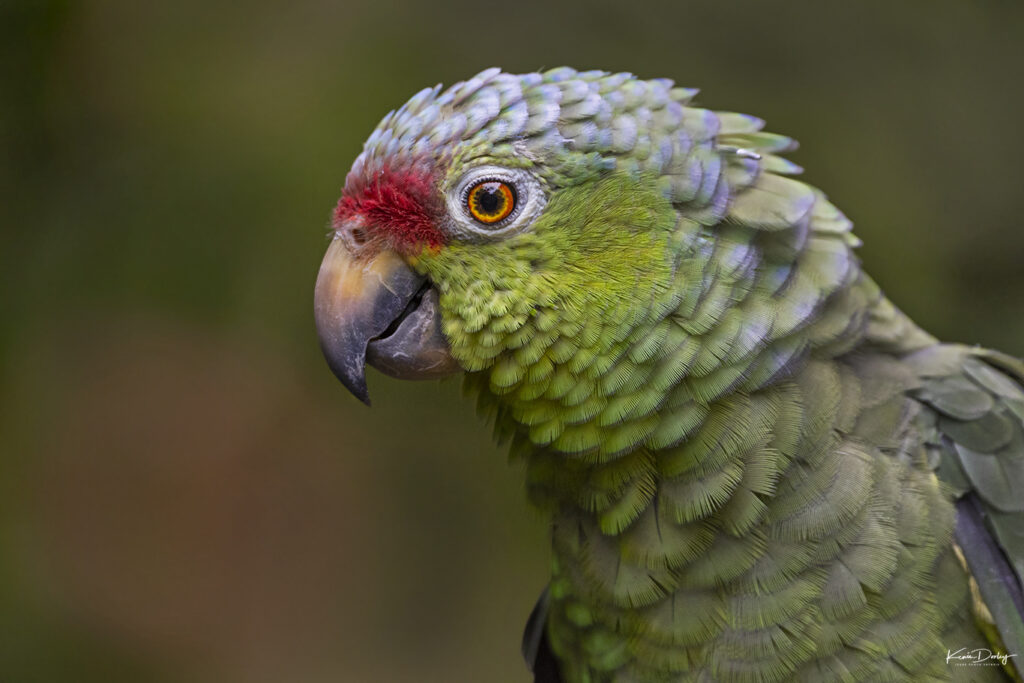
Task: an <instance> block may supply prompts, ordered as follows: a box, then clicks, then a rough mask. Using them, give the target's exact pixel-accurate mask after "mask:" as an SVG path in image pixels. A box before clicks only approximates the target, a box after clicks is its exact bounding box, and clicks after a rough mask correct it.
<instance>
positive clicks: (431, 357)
mask: <svg viewBox="0 0 1024 683" xmlns="http://www.w3.org/2000/svg"><path fill="white" fill-rule="evenodd" d="M313 311H314V315H315V318H316V329H317V333H318V334H319V337H320V348H321V349H322V350H323V353H324V357H325V358H326V359H327V364H328V365H329V366H330V368H331V370H332V371H333V372H334V374H335V375H337V377H338V379H340V380H341V383H342V384H344V385H345V387H346V388H347V389H348V390H349V391H351V392H352V394H353V395H354V396H355V397H356V398H358V399H359V400H360V401H362V402H363V403H366V404H367V405H369V404H370V395H369V391H368V390H367V387H366V363H367V360H369V363H370V365H372V366H374V367H375V368H377V369H378V370H380V371H382V372H384V373H385V374H388V375H391V376H392V377H397V378H399V379H433V378H437V377H443V376H445V375H449V374H451V373H453V372H456V371H458V369H459V368H458V365H457V364H456V363H455V361H454V359H453V358H452V357H451V354H450V352H449V349H448V342H447V340H446V339H445V338H444V335H443V334H442V332H441V320H440V311H439V308H438V300H437V293H436V291H434V289H433V288H431V287H430V286H429V283H428V282H427V280H426V278H424V277H423V276H421V275H417V274H416V273H415V272H414V271H413V270H412V269H411V268H409V266H408V265H406V263H405V261H403V260H402V259H401V258H400V257H399V256H398V255H397V254H395V253H394V252H391V251H386V250H382V251H378V252H376V253H375V254H365V253H361V254H352V253H351V252H350V250H349V248H348V246H347V245H346V243H345V242H344V241H343V240H342V239H339V238H335V239H334V240H332V241H331V244H330V246H329V247H328V248H327V253H326V254H325V255H324V260H323V263H322V264H321V265H320V274H319V276H318V277H317V280H316V291H315V295H314V303H313Z"/></svg>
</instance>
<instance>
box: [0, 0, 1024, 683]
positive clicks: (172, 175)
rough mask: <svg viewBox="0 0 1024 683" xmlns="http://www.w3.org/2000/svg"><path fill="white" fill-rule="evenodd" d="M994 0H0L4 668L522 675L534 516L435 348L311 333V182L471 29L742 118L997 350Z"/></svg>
mask: <svg viewBox="0 0 1024 683" xmlns="http://www.w3.org/2000/svg"><path fill="white" fill-rule="evenodd" d="M1022 45H1024V5H1022V4H1021V3H1018V2H1009V1H1006V2H998V1H995V0H990V1H987V2H984V1H980V0H979V1H974V2H969V1H966V0H962V1H956V2H947V1H943V0H935V1H930V2H910V1H908V2H903V3H894V2H884V3H883V2H857V3H831V2H829V3H822V2H814V3H811V2H787V3H767V2H762V1H758V0H750V1H748V2H742V3H728V2H711V1H703V2H681V1H679V0H675V1H673V2H648V1H647V0H638V1H630V2H625V1H623V0H614V1H598V2H586V3H583V2H571V3H554V2H540V1H537V0H525V1H520V2H514V3H511V2H510V3H492V2H489V3H482V2H473V1H471V0H455V1H452V2H445V3H440V2H431V3H416V2H412V0H391V1H386V0H385V1H382V2H375V3H369V2H367V3H353V2H320V1H316V0H293V1H292V2H290V3H288V4H287V6H285V4H283V3H272V2H267V1H265V0H261V1H256V2H249V3H244V4H243V3H211V2H198V1H191V2H159V3H156V2H137V1H132V0H108V1H104V2H10V1H3V0H0V87H2V90H0V140H2V155H3V156H2V157H0V681H4V682H5V683H6V682H22V681H33V682H35V681H40V682H46V683H49V682H64V681H68V682H71V681H74V682H79V681H81V682H88V681H104V682H115V683H116V682H119V681H190V682H191V681H196V682H214V681H217V682H228V683H233V682H240V683H241V682H245V683H248V682H257V683H258V682H262V681H266V682H271V681H311V682H320V681H324V682H327V681H399V682H403V681H409V682H412V681H519V682H525V681H527V680H528V678H527V675H526V671H525V668H523V666H522V664H521V663H520V661H519V654H518V639H519V635H520V633H521V628H522V625H523V622H524V619H525V617H526V615H527V613H528V611H529V609H530V607H531V606H532V603H533V600H534V598H535V597H536V595H537V593H538V591H539V590H540V588H541V587H542V585H543V583H544V576H545V572H546V562H547V551H546V548H545V545H546V542H545V530H544V526H543V523H542V521H541V520H539V519H538V518H537V517H536V516H535V515H534V514H532V513H531V512H530V511H529V509H528V508H527V506H526V503H525V501H524V497H523V494H522V484H521V476H520V473H519V472H517V471H515V470H509V469H508V467H507V466H506V464H505V460H504V456H503V454H502V453H501V452H499V451H498V449H496V448H495V447H493V446H492V445H491V443H490V438H489V434H488V432H487V429H486V428H485V426H483V425H481V424H479V423H478V422H477V421H476V419H475V417H474V412H473V409H472V406H471V404H470V403H469V402H467V401H464V400H462V399H461V398H460V395H459V387H458V382H457V381H454V382H447V383H443V384H434V383H429V384H415V385H413V384H400V383H397V382H393V381H391V380H388V379H385V378H383V377H381V376H379V375H374V376H372V377H371V378H370V385H371V393H373V395H374V400H375V405H374V408H373V409H372V410H368V409H366V408H364V407H363V406H361V405H360V404H359V403H357V402H356V401H355V400H354V399H353V398H351V397H350V396H348V395H347V394H346V393H345V392H344V390H343V389H342V388H341V386H340V385H339V384H338V383H337V382H336V381H335V380H334V378H333V377H332V376H331V374H330V373H329V372H328V370H327V368H326V367H325V365H324V363H323V361H322V359H321V357H320V353H319V350H318V347H317V342H316V338H315V335H314V331H313V323H312V316H311V307H312V301H311V299H312V289H313V282H314V278H315V276H316V271H317V267H318V264H319V261H320V257H321V254H322V252H323V249H324V247H325V244H326V242H325V227H326V225H327V218H328V216H329V212H330V209H331V208H332V205H333V203H334V202H335V200H336V197H337V194H338V191H339V187H340V185H341V183H342V181H343V178H344V175H345V172H346V171H347V169H348V166H349V164H350V163H351V161H352V159H353V158H354V157H355V156H356V154H357V153H358V152H359V149H360V145H361V142H362V140H363V139H364V138H365V137H366V135H367V134H368V133H369V132H370V130H371V129H372V127H373V126H374V125H375V123H376V122H377V121H378V120H379V119H380V117H381V116H382V115H383V114H385V113H386V112H387V111H388V110H389V109H391V108H393V107H396V106H398V105H400V104H401V103H402V102H403V101H404V100H405V99H407V98H408V97H409V96H410V95H411V94H412V93H414V92H415V91H416V90H418V89H420V88H421V87H423V86H425V85H432V84H434V83H436V82H438V81H442V82H444V83H451V82H453V81H455V80H459V79H463V78H466V77H468V76H470V75H472V74H474V73H476V72H477V71H479V70H481V69H483V68H485V67H488V66H492V65H499V66H502V67H504V68H505V69H506V70H509V71H522V70H534V69H537V68H542V67H552V66H557V65H561V64H570V65H573V66H577V67H580V68H606V69H612V70H629V71H633V72H636V73H638V74H641V75H644V76H650V77H654V76H669V77H672V78H675V79H676V80H677V82H679V83H680V84H683V85H688V86H700V87H702V88H704V91H703V94H702V95H701V96H700V99H699V101H700V102H701V103H703V104H706V105H708V106H711V107H714V108H719V109H733V110H738V111H746V112H750V113H755V114H758V115H760V116H762V117H765V118H767V119H768V121H769V125H770V129H771V130H773V131H777V132H783V133H787V134H791V135H794V136H795V137H797V138H799V139H800V140H801V141H802V143H803V148H802V149H801V150H800V151H799V152H797V153H796V154H794V155H791V158H793V159H794V160H795V161H797V162H798V163H800V164H802V165H804V166H805V167H806V168H807V169H808V172H807V174H806V178H807V179H808V180H809V181H811V182H813V183H814V184H817V185H819V186H821V187H822V188H823V189H825V191H826V192H828V193H829V194H830V196H831V197H832V198H833V200H834V201H835V202H836V203H837V204H838V205H839V206H840V207H842V208H843V209H844V210H845V211H846V212H847V213H848V214H849V215H850V216H851V217H852V218H853V219H854V221H855V222H856V224H857V231H858V233H859V235H860V236H861V237H862V238H864V240H865V247H864V248H863V249H862V251H861V253H862V256H863V258H864V260H865V261H866V263H867V264H868V267H869V269H870V270H871V272H873V273H874V275H875V277H876V278H877V279H878V280H879V281H880V282H881V284H882V285H883V287H885V288H886V289H887V291H888V292H889V293H890V295H891V296H892V297H893V298H894V299H895V300H896V301H897V302H898V303H899V304H900V305H901V306H902V307H903V308H904V309H905V310H907V311H908V312H909V313H910V314H911V315H913V316H914V317H915V318H916V319H917V320H918V321H919V322H920V323H922V324H923V325H924V326H925V327H926V328H928V329H929V330H931V331H932V332H934V333H936V334H939V335H941V336H942V337H945V338H949V339H956V340H961V341H966V342H971V343H974V342H977V343H982V344H986V345H991V346H994V347H997V348H1001V349H1004V350H1006V351H1009V352H1011V353H1014V354H1017V355H1022V354H1024V299H1022V296H1021V293H1022V291H1024V266H1022V264H1024V223H1022V221H1021V208H1020V206H1021V203H1020V202H1021V197H1022V190H1024V170H1022V168H1024V136H1022V135H1021V116H1022V111H1024V88H1022V87H1021V79H1022V76H1024V47H1022Z"/></svg>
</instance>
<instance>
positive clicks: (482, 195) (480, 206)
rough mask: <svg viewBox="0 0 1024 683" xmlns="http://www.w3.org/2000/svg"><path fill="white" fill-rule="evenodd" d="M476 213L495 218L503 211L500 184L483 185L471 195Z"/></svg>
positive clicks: (503, 198) (503, 196)
mask: <svg viewBox="0 0 1024 683" xmlns="http://www.w3.org/2000/svg"><path fill="white" fill-rule="evenodd" d="M473 200H474V201H475V202H476V208H477V211H479V212H480V213H482V214H483V215H485V216H496V215H497V214H499V213H501V212H502V211H503V210H504V209H505V195H504V194H502V192H501V183H484V184H483V185H481V186H480V188H479V189H478V190H477V191H476V192H474V193H473Z"/></svg>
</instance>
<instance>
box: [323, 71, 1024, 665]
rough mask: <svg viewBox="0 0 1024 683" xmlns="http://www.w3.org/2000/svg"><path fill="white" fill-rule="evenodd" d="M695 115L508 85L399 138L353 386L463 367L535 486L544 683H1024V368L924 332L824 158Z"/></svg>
mask: <svg viewBox="0 0 1024 683" xmlns="http://www.w3.org/2000/svg"><path fill="white" fill-rule="evenodd" d="M696 96H697V90H696V89H691V88H684V87H678V86H676V85H675V84H674V82H673V81H671V80H668V79H650V80H644V79H641V78H638V77H636V76H633V75H632V74H629V73H614V72H606V71H596V70H595V71H578V70H574V69H572V68H568V67H560V68H555V69H552V70H548V71H544V72H535V73H526V74H510V73H505V72H503V71H501V70H500V69H498V68H492V69H488V70H486V71H483V72H481V73H479V74H478V75H476V76H474V77H472V78H469V79H468V80H466V81H462V82H459V83H456V84H455V85H452V86H451V87H448V88H447V89H443V88H442V86H441V85H438V86H436V87H433V88H427V89H424V90H422V91H421V92H419V93H418V94H416V95H415V96H414V97H412V99H410V100H409V101H408V102H407V103H406V104H404V105H403V106H401V107H400V108H398V109H397V110H394V111H392V112H391V113H389V114H388V115H387V116H385V117H384V119H383V120H382V121H381V122H380V124H379V125H378V126H377V128H376V129H375V130H374V131H373V132H372V134H371V135H370V136H369V138H368V139H367V140H366V142H365V144H364V146H363V149H362V152H361V154H359V156H358V157H357V158H356V159H355V161H354V163H353V165H352V167H351V170H350V171H349V172H348V174H347V176H346V177H345V180H344V187H343V189H342V194H341V198H340V200H339V201H338V203H337V205H336V206H335V208H334V209H333V212H332V214H331V218H330V227H329V230H328V240H329V245H328V247H327V250H326V254H325V256H324V257H323V261H322V264H321V266H320V270H319V274H318V277H317V281H316V285H315V292H314V317H315V322H316V329H317V333H318V338H319V342H320V347H321V350H322V351H323V353H324V355H325V357H326V360H327V363H328V365H329V367H330V369H331V370H332V371H333V373H334V374H335V375H336V376H337V378H338V379H340V381H341V382H342V383H343V384H344V386H345V387H346V388H347V389H348V390H349V391H350V392H351V393H352V394H354V395H355V396H356V397H357V398H358V399H360V400H361V401H363V402H364V403H366V404H367V405H368V404H369V394H368V390H367V384H366V365H367V364H369V365H370V366H372V367H374V368H376V369H377V370H379V371H381V372H383V373H385V374H387V375H390V376H393V377H397V378H402V379H437V378H442V377H448V376H452V375H460V374H461V376H462V382H463V385H464V388H465V390H466V392H467V393H468V394H469V395H470V396H472V397H474V398H475V401H476V406H477V411H478V413H479V414H480V416H481V417H482V418H483V419H485V420H487V421H488V422H489V423H490V424H491V425H493V429H494V433H495V437H496V439H497V440H498V442H499V443H502V444H507V447H508V449H509V454H510V459H511V460H512V461H514V462H517V463H521V466H522V469H523V472H524V476H525V492H526V497H527V499H528V501H529V504H530V505H531V506H533V507H535V508H537V509H538V510H539V511H540V513H541V516H542V518H543V519H544V520H545V524H546V527H547V528H548V529H549V531H550V542H551V565H550V580H549V582H548V584H547V587H546V588H545V589H544V590H543V592H542V594H541V597H540V599H539V600H538V602H537V604H536V607H535V608H534V609H533V613H532V614H531V615H530V617H529V619H528V622H527V626H526V632H525V634H524V636H523V642H522V650H523V655H524V656H525V658H526V662H527V665H528V666H529V669H530V671H531V672H532V674H527V675H532V676H533V679H534V680H535V681H536V682H537V683H610V682H615V683H655V682H657V683H667V682H682V681H698V682H701V683H710V682H721V683H774V682H780V681H787V682H788V681H842V682H846V681H849V682H853V681H871V682H882V681H1008V680H1017V681H1020V680H1022V679H1021V674H1022V666H1024V665H1022V660H1024V619H1022V615H1024V597H1022V588H1021V587H1022V579H1024V362H1022V361H1021V360H1019V359H1017V358H1015V357H1013V356H1011V355H1007V354H1005V353H1001V352H999V351H995V350H990V349H986V348H982V347H979V346H968V345H962V344H954V343H944V342H940V341H939V340H938V339H936V338H935V337H933V336H932V335H930V334H929V333H928V332H926V331H924V330H923V329H921V328H920V327H918V326H917V325H916V324H915V323H914V322H913V321H912V320H911V319H910V318H909V317H908V316H907V315H906V314H904V313H903V312H902V311H901V310H900V309H899V308H897V307H896V306H895V305H894V304H893V303H892V302H891V301H890V300H889V299H888V298H887V297H886V296H885V295H884V294H883V292H882V290H881V289H880V287H879V285H878V284H876V282H875V281H874V280H872V278H871V277H870V276H869V275H868V274H867V273H866V272H865V270H864V268H863V266H862V264H861V262H860V260H859V258H858V256H857V255H856V253H855V250H856V248H857V247H858V246H859V245H860V241H859V240H858V238H857V237H855V236H854V234H853V232H852V222H851V220H850V219H849V218H847V217H846V215H844V214H843V213H842V212H841V211H840V210H839V209H838V208H837V207H836V206H835V205H834V204H832V203H831V202H830V201H829V199H828V198H827V197H826V195H825V194H824V193H823V192H822V191H821V190H819V189H817V188H815V187H813V186H812V185H810V184H807V183H804V182H802V181H801V180H798V179H797V178H796V177H795V176H797V175H798V174H800V173H801V172H802V169H801V168H800V167H799V166H797V165H796V164H794V163H793V162H791V161H789V160H788V159H787V158H785V156H784V154H785V153H787V152H790V151H792V150H793V149H794V148H795V146H796V143H795V141H794V140H792V139H791V138H789V137H787V136H783V135H779V134H774V133H770V132H767V131H765V129H764V125H765V123H764V121H762V120H761V119H759V118H756V117H754V116H750V115H746V114H741V113H736V112H731V111H718V110H714V109H709V108H705V107H703V106H701V105H699V104H697V103H696V101H695V98H696ZM524 611H525V610H524ZM524 674H525V672H524Z"/></svg>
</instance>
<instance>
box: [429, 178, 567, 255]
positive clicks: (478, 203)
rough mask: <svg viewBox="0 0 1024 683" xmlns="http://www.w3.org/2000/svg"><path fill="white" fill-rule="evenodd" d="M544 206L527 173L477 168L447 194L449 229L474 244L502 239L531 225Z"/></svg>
mask: <svg viewBox="0 0 1024 683" xmlns="http://www.w3.org/2000/svg"><path fill="white" fill-rule="evenodd" d="M546 203H547V198H546V197H545V196H544V190H543V188H542V187H541V184H540V182H539V181H538V180H537V178H536V177H534V175H533V174H532V173H530V172H529V171H526V170H524V169H519V168H503V167H501V166H476V167H473V168H470V169H469V170H468V171H466V172H465V173H464V174H463V175H462V176H461V177H460V178H459V179H458V180H457V181H456V182H455V184H454V186H452V187H451V189H450V190H449V191H448V195H447V204H448V219H449V222H448V229H449V230H452V231H454V232H456V233H458V234H460V235H461V236H462V237H464V238H466V239H469V240H473V241H477V240H481V239H488V240H490V239H496V238H501V237H504V236H506V235H510V234H512V233H515V232H519V231H520V230H521V229H523V228H524V227H526V226H527V225H529V224H530V223H532V222H533V220H534V219H535V218H536V217H537V216H539V215H540V212H541V211H542V210H543V209H544V205H545V204H546Z"/></svg>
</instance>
